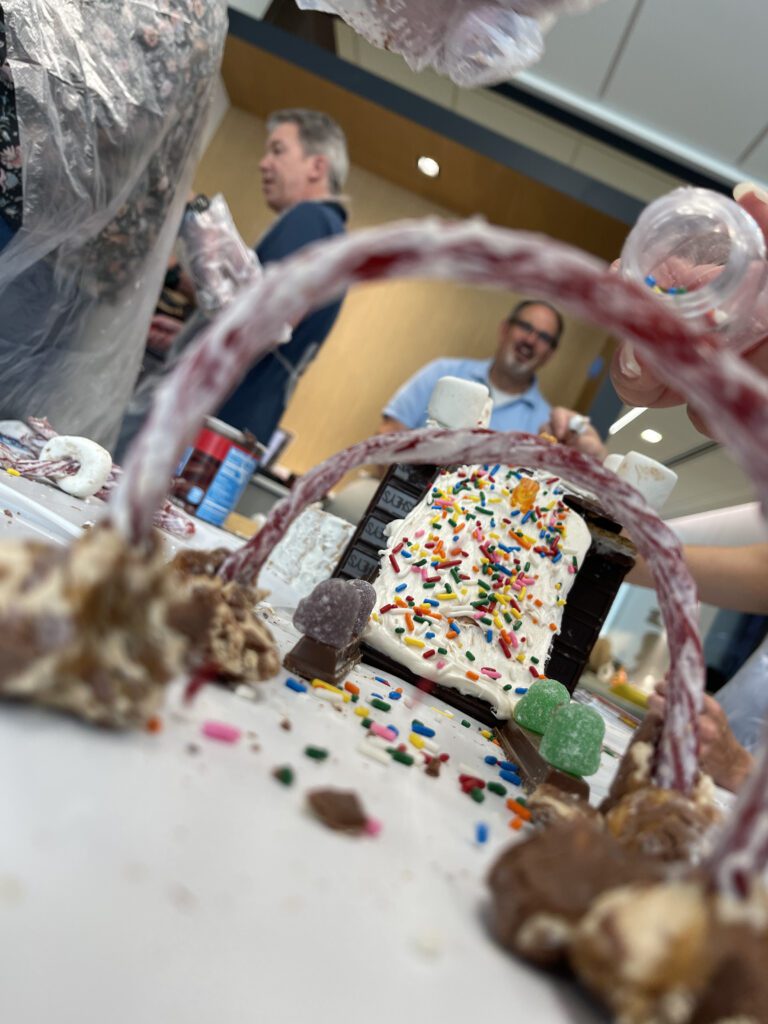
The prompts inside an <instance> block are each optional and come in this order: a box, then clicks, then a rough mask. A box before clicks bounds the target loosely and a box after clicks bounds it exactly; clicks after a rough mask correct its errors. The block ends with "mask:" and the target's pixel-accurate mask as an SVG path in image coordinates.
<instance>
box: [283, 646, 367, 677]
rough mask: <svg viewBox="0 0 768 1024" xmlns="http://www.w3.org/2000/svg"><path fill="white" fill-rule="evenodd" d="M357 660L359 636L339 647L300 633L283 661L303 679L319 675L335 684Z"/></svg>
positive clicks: (348, 671) (358, 655) (347, 672)
mask: <svg viewBox="0 0 768 1024" xmlns="http://www.w3.org/2000/svg"><path fill="white" fill-rule="evenodd" d="M359 661H360V642H359V640H353V641H352V643H351V644H347V646H346V647H342V648H338V647H333V646H332V645H331V644H324V643H321V641H320V640H313V639H312V637H310V636H303V637H302V638H301V639H300V640H299V641H298V642H297V643H296V645H295V646H294V647H293V648H292V649H291V650H290V651H289V652H288V653H287V654H286V656H285V658H284V659H283V665H284V666H285V667H286V668H287V669H288V671H289V672H296V673H297V675H300V676H304V678H305V679H322V680H323V681H324V682H326V683H333V684H334V685H335V686H338V684H339V683H340V682H342V681H343V680H344V677H345V676H347V675H348V674H349V673H350V672H351V670H352V669H353V668H354V667H355V665H357V663H358V662H359Z"/></svg>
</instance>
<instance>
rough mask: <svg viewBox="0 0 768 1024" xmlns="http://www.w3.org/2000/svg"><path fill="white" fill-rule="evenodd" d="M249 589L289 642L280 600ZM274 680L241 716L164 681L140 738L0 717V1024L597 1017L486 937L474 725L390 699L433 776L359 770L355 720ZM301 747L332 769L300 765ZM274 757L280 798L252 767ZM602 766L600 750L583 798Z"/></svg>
mask: <svg viewBox="0 0 768 1024" xmlns="http://www.w3.org/2000/svg"><path fill="white" fill-rule="evenodd" d="M262 582H263V583H264V584H265V585H267V586H269V585H270V583H271V584H272V586H273V593H272V596H271V602H272V605H273V606H274V608H276V609H277V610H276V611H273V612H270V613H269V614H268V618H269V620H271V624H272V625H273V628H274V632H275V635H276V638H277V640H278V642H279V644H280V646H281V648H282V649H283V650H285V649H287V647H288V646H290V644H291V643H292V642H293V638H294V637H295V633H294V631H293V628H292V627H291V626H290V625H289V624H288V613H287V611H286V610H285V609H287V608H288V607H289V606H290V605H291V603H292V600H293V596H292V594H291V591H290V588H289V587H288V586H287V585H286V584H284V583H281V582H280V581H279V580H277V579H273V580H271V581H270V579H268V578H265V579H263V580H262ZM375 674H377V673H374V671H373V670H370V669H367V668H365V667H363V668H362V669H360V670H359V671H358V672H356V674H355V676H354V678H355V680H356V681H357V682H358V683H359V685H360V687H361V691H362V692H361V701H365V700H366V699H367V698H368V697H369V696H370V694H371V693H379V694H381V695H382V696H383V697H384V698H385V699H386V698H387V693H388V692H389V687H387V686H382V685H381V684H380V683H376V682H374V680H373V676H374V675H375ZM284 678H285V674H284V673H283V674H282V675H281V676H280V677H278V678H277V679H276V680H274V681H272V682H269V683H265V684H263V685H262V686H261V688H260V690H259V693H260V695H261V699H260V700H259V701H257V702H254V701H250V700H246V699H244V698H243V697H241V696H238V695H236V694H233V693H230V692H227V691H225V690H221V689H216V688H212V687H208V688H206V689H205V690H204V691H203V692H202V694H201V695H200V696H199V697H198V698H197V700H196V701H195V702H194V703H193V704H192V705H191V706H185V705H184V704H183V703H182V701H181V695H180V685H176V686H174V687H172V688H171V690H170V692H169V698H168V701H167V706H166V709H165V711H164V713H163V723H164V728H163V730H162V732H160V733H159V734H148V733H132V734H121V735H117V734H114V733H109V732H103V731H99V730H96V729H93V728H90V727H87V726H85V725H82V724H80V723H79V722H76V721H73V720H70V719H68V718H65V717H62V716H60V715H56V714H52V713H47V712H45V711H42V710H38V709H34V708H29V707H22V706H15V705H10V704H7V703H6V704H0V775H1V777H2V779H3V783H2V785H1V786H0V1020H2V1021H3V1022H8V1024H11V1022H12V1024H53V1022H55V1024H177V1022H178V1024H203V1022H205V1024H207V1022H212V1024H213V1022H215V1024H235V1022H241V1021H248V1020H254V1021H258V1022H268V1024H283V1022H289V1021H290V1022H303V1021H307V1022H310V1021H312V1022H313V1024H314V1022H317V1024H326V1022H327V1024H347V1022H352V1021H358V1020H359V1021H361V1022H365V1024H379V1022H381V1024H384V1022H390V1021H393V1020H420V1021H429V1022H449V1024H453V1022H457V1024H458V1022H473V1024H474V1022H476V1021H483V1020H492V1019H505V1018H506V1017H509V1018H510V1019H511V1020H521V1021H524V1022H526V1024H539V1022H540V1024H545V1022H546V1024H559V1022H565V1021H577V1022H585V1024H586V1022H596V1021H601V1020H604V1017H603V1016H602V1014H601V1013H600V1012H599V1011H598V1010H596V1009H595V1008H594V1007H593V1006H592V1005H591V1004H589V1003H588V1002H586V1001H585V1000H584V999H583V997H582V996H581V995H579V993H578V992H577V991H576V989H575V987H573V986H571V985H570V984H568V983H566V982H561V981H558V980H556V979H554V978H552V977H551V976H549V975H546V974H544V973H540V972H538V971H536V970H533V969H531V968H529V967H527V966H525V965H524V964H522V963H520V962H518V961H516V960H515V959H514V958H513V957H511V956H510V955H509V954H508V953H506V952H505V951H504V950H502V949H500V948H498V947H497V946H496V945H495V944H494V942H493V940H492V938H491V936H490V932H489V929H488V926H487V922H486V920H485V917H484V914H485V910H486V887H485V876H486V874H487V871H488V869H489V867H490V865H491V864H492V862H493V861H494V859H495V858H496V857H497V855H498V854H499V852H500V850H501V849H502V848H503V847H504V846H505V845H506V844H507V843H509V842H511V841H514V840H515V838H516V837H517V836H519V833H517V834H516V833H513V832H512V831H510V829H509V827H508V822H509V820H510V818H511V814H510V812H509V811H508V810H507V809H506V807H505V799H504V798H500V797H497V796H495V795H493V794H490V793H489V794H487V796H486V799H485V802H484V803H483V804H480V805H478V804H476V803H474V802H473V801H472V800H471V799H470V798H469V797H468V796H465V795H464V794H463V793H462V792H461V790H460V787H459V784H458V778H457V776H458V774H459V772H460V771H461V770H464V767H466V768H469V769H471V770H472V771H474V772H476V773H477V774H479V775H480V776H481V777H483V778H485V779H486V780H491V779H493V778H494V777H495V775H496V773H495V771H494V770H493V769H492V768H490V767H489V766H487V765H486V764H485V763H484V760H483V758H484V756H485V755H486V754H489V753H493V752H496V753H500V752H499V750H498V748H497V747H495V746H492V745H491V744H490V743H489V742H488V740H486V739H484V738H483V737H482V736H481V734H480V728H481V727H480V726H478V724H477V723H475V722H472V723H471V726H470V728H465V727H463V726H462V725H461V720H462V716H461V715H459V714H458V713H455V717H453V718H448V717H446V716H445V715H443V714H441V713H440V710H441V709H442V710H447V711H449V713H451V714H453V713H452V712H450V709H448V708H446V706H445V705H443V704H442V703H441V702H440V701H438V700H436V699H434V698H431V697H424V698H422V697H421V695H420V694H418V693H417V692H416V691H414V690H412V689H411V688H409V687H408V686H407V684H406V685H404V686H403V689H404V696H403V699H401V700H400V701H399V702H391V703H392V711H391V712H390V713H388V714H387V713H382V712H374V717H375V719H376V720H377V721H380V722H382V723H383V724H388V723H390V722H391V723H392V724H394V725H395V726H396V727H397V728H399V729H400V734H401V739H405V740H406V741H407V736H408V731H409V725H410V721H411V719H412V718H413V717H418V718H420V719H421V720H422V721H423V722H424V723H425V724H427V725H431V726H433V727H434V728H435V729H436V731H437V736H436V741H437V742H438V743H439V745H440V749H441V750H443V751H445V752H447V753H449V754H450V761H449V763H448V764H447V765H446V766H444V768H443V771H442V774H441V777H440V778H437V779H434V778H430V777H428V776H426V775H425V774H424V772H423V770H420V769H418V768H417V767H416V766H415V765H414V766H412V767H405V766H403V765H400V764H397V763H395V762H391V763H389V764H387V765H382V764H379V763H377V762H375V761H372V760H370V759H368V758H367V757H365V756H363V755H362V754H361V753H360V752H359V751H358V746H359V744H360V743H362V742H366V731H365V730H364V729H363V728H362V727H361V720H360V718H359V717H357V716H356V715H355V714H354V713H353V709H354V707H355V705H353V704H346V705H344V706H343V708H342V710H341V711H337V710H335V709H334V707H333V706H332V705H330V704H329V703H326V702H324V701H322V700H320V699H318V697H317V696H316V695H315V694H314V693H312V692H309V693H306V694H296V693H293V692H292V691H290V690H289V689H287V688H286V687H285V685H284ZM390 681H391V683H392V684H393V685H399V683H398V681H397V680H395V679H393V678H391V677H390ZM407 705H412V706H407ZM211 718H213V719H216V720H221V721H225V722H228V723H230V724H234V725H237V726H239V727H240V728H241V729H242V730H243V734H242V736H241V738H240V740H239V742H237V743H236V744H233V745H227V744H223V743H220V742H217V741H214V740H210V739H207V738H205V737H204V736H202V735H201V733H200V727H201V724H202V723H203V722H204V721H205V720H207V719H211ZM285 720H288V721H290V723H291V729H290V731H286V730H284V729H283V728H282V727H281V722H283V721H285ZM622 729H624V727H622V726H621V725H620V723H619V724H616V723H610V725H609V732H608V736H607V741H606V742H607V743H608V744H610V745H613V746H614V747H617V746H623V744H624V743H626V740H627V736H628V730H624V731H622ZM368 742H369V741H368ZM190 744H192V745H194V747H195V748H196V751H197V752H195V753H193V752H190ZM307 744H315V745H319V746H323V747H326V748H327V749H328V750H329V751H330V757H329V758H328V760H327V761H325V762H322V763H318V762H315V761H312V760H310V759H309V758H307V757H306V756H305V755H304V753H303V749H304V747H305V746H306V745H307ZM283 764H290V765H291V766H292V767H293V768H294V770H295V772H296V781H295V783H294V785H293V786H292V787H290V788H286V787H284V786H282V785H280V784H279V783H278V782H276V781H275V779H274V778H273V777H272V774H271V773H272V770H273V769H274V768H275V767H276V766H278V765H283ZM615 765H616V761H615V759H613V758H609V757H604V764H603V766H602V767H601V771H600V773H599V775H598V776H597V777H595V779H594V780H593V788H594V790H595V794H596V797H597V796H599V795H600V793H601V792H602V791H604V788H605V786H606V785H607V783H608V781H609V779H610V777H611V775H612V773H613V771H614V770H615ZM462 766H464V767H462ZM327 785H332V786H338V787H341V788H349V789H354V790H355V791H356V792H357V793H358V795H359V796H360V797H361V799H362V801H363V803H364V806H365V808H366V811H367V813H368V814H369V815H371V816H372V817H375V818H376V819H378V820H380V821H381V823H382V831H381V833H380V834H379V835H378V836H377V837H375V838H373V837H368V836H365V837H360V838H350V837H347V836H342V835H339V834H338V833H335V832H332V831H329V830H328V829H326V828H325V827H324V826H323V825H322V824H320V823H319V822H317V821H316V820H314V819H313V818H312V817H311V816H310V814H309V813H308V812H307V810H306V807H305V794H306V791H307V790H308V789H310V788H312V787H316V786H327ZM508 789H509V795H513V789H514V787H508ZM478 822H484V823H485V824H487V825H488V827H489V830H490V837H489V840H488V842H487V843H486V844H485V845H479V844H478V843H477V842H476V840H475V826H476V824H477V823H478ZM523 834H524V833H523Z"/></svg>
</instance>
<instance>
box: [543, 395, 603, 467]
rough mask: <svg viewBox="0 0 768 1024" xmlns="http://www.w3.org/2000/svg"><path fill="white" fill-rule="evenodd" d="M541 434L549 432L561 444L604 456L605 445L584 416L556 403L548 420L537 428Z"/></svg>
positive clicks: (596, 456) (599, 456)
mask: <svg viewBox="0 0 768 1024" xmlns="http://www.w3.org/2000/svg"><path fill="white" fill-rule="evenodd" d="M539 433H541V434H551V435H552V437H554V438H556V439H557V440H558V441H559V442H560V443H561V444H564V445H567V446H568V447H569V448H577V449H578V450H579V451H580V452H584V454H585V455H593V456H594V457H595V458H596V459H601V460H602V459H604V458H605V454H606V452H605V446H604V445H603V442H602V441H601V439H600V435H599V434H598V432H597V431H596V430H595V428H594V427H593V426H592V424H591V423H590V422H589V419H588V418H587V417H586V416H582V415H581V413H578V412H574V411H573V409H565V408H564V407H563V406H561V405H558V406H556V407H555V408H553V409H551V410H550V413H549V420H548V422H547V423H544V424H542V426H541V427H540V428H539Z"/></svg>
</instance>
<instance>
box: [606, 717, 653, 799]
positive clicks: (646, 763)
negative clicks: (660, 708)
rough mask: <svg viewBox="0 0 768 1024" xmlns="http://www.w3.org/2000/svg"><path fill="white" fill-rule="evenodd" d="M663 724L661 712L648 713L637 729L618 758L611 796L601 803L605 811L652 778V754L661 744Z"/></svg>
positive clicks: (609, 792) (610, 791)
mask: <svg viewBox="0 0 768 1024" xmlns="http://www.w3.org/2000/svg"><path fill="white" fill-rule="evenodd" d="M661 726H662V720H661V718H660V716H659V715H654V714H648V715H646V716H645V718H644V720H643V723H642V725H641V726H640V727H639V728H638V729H637V730H636V731H635V734H634V735H633V737H632V742H631V743H630V745H629V746H628V747H627V749H626V751H625V753H624V756H623V757H622V759H621V761H620V762H619V767H618V770H617V772H616V774H615V776H614V778H613V782H612V783H611V788H610V790H609V791H608V796H607V797H606V798H605V800H603V802H602V803H601V804H600V810H601V811H602V813H603V814H607V813H608V811H610V809H611V808H612V807H614V806H615V805H616V804H617V803H618V802H619V801H620V800H621V799H622V797H624V796H625V795H626V794H627V793H632V792H633V791H634V790H636V789H642V788H643V787H644V786H646V785H647V784H648V782H649V781H650V777H651V768H652V767H653V756H654V751H655V750H656V749H657V747H658V744H659V738H660V736H661Z"/></svg>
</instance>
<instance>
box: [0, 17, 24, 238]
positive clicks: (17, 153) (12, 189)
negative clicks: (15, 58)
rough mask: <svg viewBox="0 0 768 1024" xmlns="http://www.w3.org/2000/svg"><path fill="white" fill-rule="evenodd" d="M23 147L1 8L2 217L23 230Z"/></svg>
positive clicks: (0, 202) (0, 178)
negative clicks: (20, 141) (7, 57)
mask: <svg viewBox="0 0 768 1024" xmlns="http://www.w3.org/2000/svg"><path fill="white" fill-rule="evenodd" d="M21 201H22V192H21V147H20V146H19V122H18V120H17V118H16V99H15V95H14V90H13V79H12V78H11V69H10V68H9V67H8V61H7V59H6V45H5V15H4V14H3V8H2V6H1V5H0V214H2V216H3V217H5V219H6V221H7V222H8V223H9V224H10V225H11V227H13V228H19V227H21Z"/></svg>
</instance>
